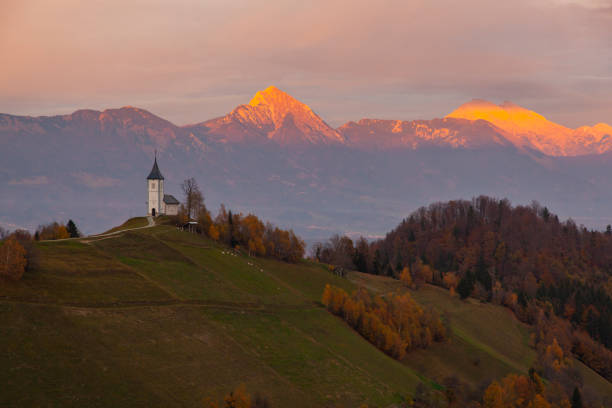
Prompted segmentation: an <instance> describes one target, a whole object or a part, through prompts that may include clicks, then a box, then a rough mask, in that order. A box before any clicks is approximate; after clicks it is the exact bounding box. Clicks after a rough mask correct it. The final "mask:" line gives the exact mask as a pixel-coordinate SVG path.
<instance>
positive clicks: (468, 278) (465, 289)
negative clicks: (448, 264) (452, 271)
mask: <svg viewBox="0 0 612 408" xmlns="http://www.w3.org/2000/svg"><path fill="white" fill-rule="evenodd" d="M474 281H475V278H474V274H473V273H472V271H467V273H466V274H465V276H464V277H463V278H461V280H460V281H459V284H458V285H457V293H459V296H461V299H465V298H467V297H468V296H470V294H471V293H472V291H473V290H474Z"/></svg>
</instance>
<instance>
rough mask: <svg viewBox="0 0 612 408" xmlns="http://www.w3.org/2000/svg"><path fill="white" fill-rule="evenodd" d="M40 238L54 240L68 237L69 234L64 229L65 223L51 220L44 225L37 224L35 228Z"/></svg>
mask: <svg viewBox="0 0 612 408" xmlns="http://www.w3.org/2000/svg"><path fill="white" fill-rule="evenodd" d="M36 232H37V233H38V236H39V238H40V239H41V240H56V239H66V238H70V234H69V233H68V230H67V229H66V226H65V225H61V224H59V223H57V222H52V223H50V224H46V225H40V226H38V229H37V230H36Z"/></svg>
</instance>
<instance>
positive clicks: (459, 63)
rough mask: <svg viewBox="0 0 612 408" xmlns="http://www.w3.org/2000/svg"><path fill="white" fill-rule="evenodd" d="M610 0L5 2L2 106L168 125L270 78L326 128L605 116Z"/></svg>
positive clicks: (246, 94) (224, 105) (242, 97)
mask: <svg viewBox="0 0 612 408" xmlns="http://www.w3.org/2000/svg"><path fill="white" fill-rule="evenodd" d="M611 27H612V2H611V1H601V0H593V1H570V0H516V1H513V2H497V1H495V2H492V1H489V0H465V1H461V2H457V1H454V0H437V1H425V0H412V1H396V0H383V1H380V2H375V3H372V2H371V1H364V0H355V1H345V0H334V1H310V2H299V1H293V0H290V1H287V0H285V1H266V2H253V1H248V0H237V1H234V2H226V1H213V0H211V1H204V2H202V1H193V0H181V1H174V2H168V1H159V0H149V1H144V0H139V1H132V2H122V1H117V0H109V1H105V2H79V1H76V0H58V1H55V2H47V1H44V0H31V1H28V2H21V1H13V0H9V1H5V2H2V5H0V53H1V54H0V55H3V56H5V57H7V58H5V59H4V61H5V62H4V63H3V75H2V76H0V111H3V112H10V113H17V114H51V113H65V112H69V111H71V110H74V109H76V108H81V107H92V108H106V107H110V106H123V105H126V104H130V105H136V106H140V107H143V108H146V109H149V110H151V111H153V112H155V113H157V114H159V115H161V116H164V117H166V118H169V119H170V120H172V121H174V122H175V123H177V124H186V123H193V122H197V121H201V120H203V119H208V118H211V117H214V116H218V115H222V114H224V113H226V112H227V111H229V110H230V109H232V108H233V107H234V106H236V105H237V104H239V103H245V102H247V101H248V100H249V98H250V97H251V96H252V94H253V93H254V92H255V91H257V90H259V89H263V88H265V87H266V86H268V85H271V84H275V85H277V86H278V87H280V88H282V89H284V90H286V91H287V92H289V93H291V94H293V95H295V96H296V97H298V98H299V99H302V100H303V101H304V102H306V103H308V104H309V105H310V106H311V107H313V109H315V110H316V111H317V112H318V113H319V114H321V115H322V116H323V117H324V118H326V119H327V120H328V121H329V122H331V124H333V125H338V124H341V123H342V122H344V121H346V120H352V119H359V118H362V117H379V118H397V119H417V118H431V117H440V116H444V115H445V114H446V113H448V112H450V111H452V110H453V109H454V108H455V107H456V106H457V105H459V104H460V103H462V102H465V101H466V100H469V99H472V98H475V97H478V98H485V99H490V100H493V101H494V102H500V101H503V100H505V99H509V100H512V101H513V102H515V103H517V104H520V105H524V106H526V107H529V108H530V109H533V110H536V111H539V112H540V113H543V114H544V115H546V116H548V117H550V118H551V119H553V120H555V121H558V122H560V123H563V124H565V125H569V126H572V127H575V126H578V125H582V124H592V123H596V122H601V121H608V122H611V121H612V28H611Z"/></svg>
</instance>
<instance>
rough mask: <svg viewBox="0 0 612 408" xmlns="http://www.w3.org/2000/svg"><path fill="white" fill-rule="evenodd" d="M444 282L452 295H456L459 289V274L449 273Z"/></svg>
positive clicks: (445, 275)
mask: <svg viewBox="0 0 612 408" xmlns="http://www.w3.org/2000/svg"><path fill="white" fill-rule="evenodd" d="M442 282H443V284H444V286H445V287H446V288H448V290H449V291H450V293H451V295H454V294H455V290H456V288H457V284H458V280H457V274H456V273H454V272H447V273H445V274H444V278H443V279H442Z"/></svg>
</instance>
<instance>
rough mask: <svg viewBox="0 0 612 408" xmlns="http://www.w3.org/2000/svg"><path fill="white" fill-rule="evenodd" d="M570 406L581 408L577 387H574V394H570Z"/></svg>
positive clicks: (580, 398) (580, 396) (580, 397)
mask: <svg viewBox="0 0 612 408" xmlns="http://www.w3.org/2000/svg"><path fill="white" fill-rule="evenodd" d="M572 408H582V395H581V394H580V390H579V389H578V387H575V388H574V395H572Z"/></svg>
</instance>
